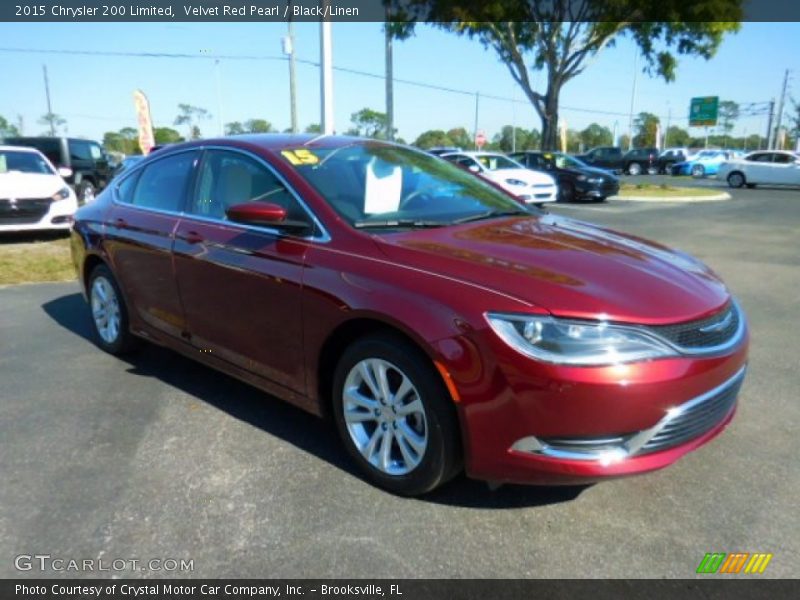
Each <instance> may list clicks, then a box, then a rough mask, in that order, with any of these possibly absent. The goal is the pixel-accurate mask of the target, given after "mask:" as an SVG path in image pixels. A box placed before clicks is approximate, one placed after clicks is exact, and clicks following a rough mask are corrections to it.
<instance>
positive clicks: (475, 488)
mask: <svg viewBox="0 0 800 600" xmlns="http://www.w3.org/2000/svg"><path fill="white" fill-rule="evenodd" d="M42 309H43V310H44V312H45V313H46V314H47V315H48V316H49V317H50V318H51V319H52V320H53V321H54V322H55V323H57V324H58V325H60V326H61V327H63V328H64V329H66V330H68V331H70V332H72V333H73V334H75V335H77V336H79V337H81V338H83V339H85V340H88V341H93V339H94V337H93V332H92V328H91V323H90V320H89V312H88V310H87V307H86V302H85V301H84V300H83V298H82V296H81V294H79V293H74V294H69V295H66V296H61V297H60V298H56V299H54V300H51V301H49V302H46V303H45V304H43V305H42ZM98 352H101V350H99V349H98ZM119 360H122V361H123V362H125V363H127V364H128V365H129V366H130V368H129V369H128V372H129V373H131V374H134V375H138V376H141V377H152V378H156V379H159V380H161V381H162V382H164V383H165V384H167V385H169V386H172V387H174V388H176V389H179V390H181V391H182V392H185V393H187V394H190V395H191V396H193V397H195V398H197V399H198V400H200V401H202V402H205V403H207V404H209V405H211V406H214V407H215V408H218V409H220V410H222V411H224V412H226V413H228V414H229V415H230V416H232V417H234V418H236V419H239V420H240V421H244V422H246V423H248V424H250V425H253V426H254V427H258V428H259V429H261V430H262V431H264V432H266V433H268V434H270V435H274V436H277V437H279V438H280V439H282V440H284V441H286V442H288V443H290V444H292V445H294V446H296V447H297V448H300V449H301V450H304V451H305V452H309V453H311V454H313V455H314V456H316V457H318V458H320V459H322V460H324V461H326V462H327V463H329V464H331V465H333V466H335V467H337V468H338V469H340V470H342V471H344V472H346V473H348V474H350V475H352V476H353V477H356V478H360V474H359V473H358V471H357V470H356V468H355V466H354V465H353V464H352V462H351V460H350V457H349V456H348V455H347V454H346V452H345V450H344V449H343V448H342V445H341V442H340V441H339V439H338V436H337V434H336V431H335V428H334V427H333V425H332V423H331V422H330V420H329V419H320V418H318V417H315V416H313V415H311V414H309V413H307V412H305V411H303V410H301V409H299V408H297V407H295V406H292V405H291V404H288V403H286V402H284V401H282V400H280V399H278V398H275V397H274V396H271V395H269V394H266V393H264V392H262V391H260V390H258V389H256V388H254V387H252V386H250V385H247V384H245V383H242V382H240V381H239V380H237V379H234V378H233V377H229V376H228V375H225V374H223V373H220V372H218V371H215V370H213V369H211V368H208V367H205V366H204V365H201V364H200V363H198V362H196V361H193V360H191V359H189V358H186V357H184V356H182V355H180V354H178V353H177V352H172V351H171V350H168V349H166V348H162V347H159V346H156V345H153V344H144V345H143V347H142V348H141V349H140V350H139V351H138V352H135V353H133V354H130V355H127V356H123V357H119ZM587 487H588V486H558V487H541V486H537V487H534V486H520V485H505V486H502V487H500V488H498V489H495V490H491V489H490V488H489V486H488V485H487V484H486V483H485V482H480V481H475V480H472V479H468V478H467V477H465V476H463V475H460V476H459V477H457V478H456V479H455V480H453V481H451V482H450V483H448V484H447V485H445V486H443V487H442V488H439V489H437V490H434V491H433V492H431V493H429V494H426V495H424V496H422V497H421V498H419V499H418V500H419V501H423V502H432V503H435V504H443V505H450V506H460V507H466V508H486V509H492V508H493V509H501V508H522V507H535V506H544V505H549V504H557V503H560V502H567V501H569V500H574V499H575V498H577V497H578V495H579V494H580V493H581V492H582V491H583V490H584V489H586V488H587Z"/></svg>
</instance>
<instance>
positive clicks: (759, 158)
mask: <svg viewBox="0 0 800 600" xmlns="http://www.w3.org/2000/svg"><path fill="white" fill-rule="evenodd" d="M747 160H748V162H770V155H769V154H768V153H767V152H761V153H760V154H753V155H752V156H749V157H748V158H747Z"/></svg>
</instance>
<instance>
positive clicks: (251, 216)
mask: <svg viewBox="0 0 800 600" xmlns="http://www.w3.org/2000/svg"><path fill="white" fill-rule="evenodd" d="M225 215H226V216H227V217H228V219H230V220H231V221H233V222H235V223H244V224H245V225H261V226H264V227H272V228H275V229H285V230H287V231H293V232H300V231H304V230H307V229H310V227H311V226H310V224H309V223H306V222H305V221H290V220H288V219H287V218H286V216H287V212H286V209H285V208H283V207H282V206H278V205H277V204H271V203H269V202H243V203H241V204H234V205H233V206H230V207H228V209H227V210H226V211H225Z"/></svg>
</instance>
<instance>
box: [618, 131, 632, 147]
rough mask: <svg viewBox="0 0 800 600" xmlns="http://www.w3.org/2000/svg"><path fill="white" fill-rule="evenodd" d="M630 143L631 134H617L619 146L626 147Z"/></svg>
mask: <svg viewBox="0 0 800 600" xmlns="http://www.w3.org/2000/svg"><path fill="white" fill-rule="evenodd" d="M630 145H631V136H629V135H628V134H627V133H623V134H622V135H621V136H619V147H620V148H627V147H628V146H630Z"/></svg>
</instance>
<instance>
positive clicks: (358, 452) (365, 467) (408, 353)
mask: <svg viewBox="0 0 800 600" xmlns="http://www.w3.org/2000/svg"><path fill="white" fill-rule="evenodd" d="M332 393H333V416H334V420H335V422H336V428H337V430H338V432H339V436H340V438H341V439H342V442H343V443H344V446H345V448H346V449H347V452H348V453H349V454H350V456H351V457H352V459H353V460H354V461H355V463H356V464H357V466H358V468H359V469H360V470H361V472H362V473H363V474H364V475H365V477H366V478H367V479H368V480H369V481H370V482H372V483H373V484H375V485H377V486H379V487H382V488H384V489H386V490H388V491H390V492H393V493H395V494H400V495H403V496H416V495H419V494H424V493H426V492H429V491H431V490H432V489H434V488H436V487H438V486H440V485H442V484H443V483H445V482H446V481H448V480H449V479H451V478H452V477H453V476H454V475H455V474H456V473H457V472H458V471H459V470H460V468H461V460H462V459H461V444H460V441H459V439H460V438H459V429H458V419H457V417H456V411H455V407H454V405H453V401H452V399H451V398H450V396H449V394H448V393H447V389H446V388H445V387H444V384H443V383H442V381H441V378H440V377H439V375H438V373H437V372H436V370H435V369H434V367H433V365H432V364H431V363H430V360H429V359H428V357H427V356H425V355H424V354H423V353H422V352H421V351H420V350H419V349H417V348H416V347H414V346H413V345H412V344H410V343H409V342H407V341H406V340H404V339H403V338H400V337H398V336H394V335H387V334H376V335H370V336H367V337H364V338H361V339H359V340H357V341H356V342H354V343H353V344H352V345H351V346H349V347H348V348H347V349H346V350H345V351H344V353H343V355H342V357H341V359H340V360H339V364H338V365H337V366H336V371H335V373H334V379H333V390H332Z"/></svg>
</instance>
